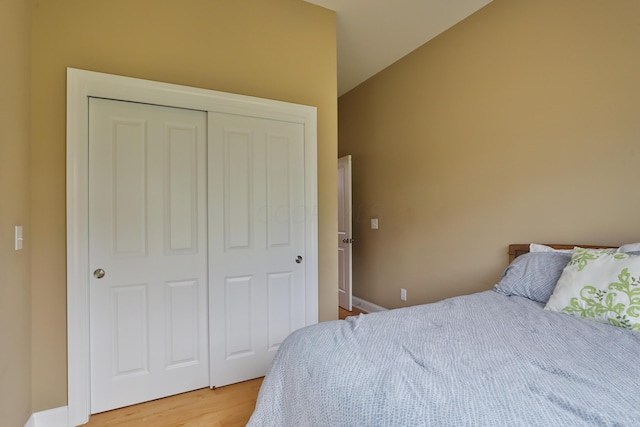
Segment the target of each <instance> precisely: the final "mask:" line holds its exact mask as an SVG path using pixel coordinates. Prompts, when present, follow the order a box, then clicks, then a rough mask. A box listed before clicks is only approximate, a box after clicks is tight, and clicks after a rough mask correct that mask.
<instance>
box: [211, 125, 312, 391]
mask: <svg viewBox="0 0 640 427" xmlns="http://www.w3.org/2000/svg"><path fill="white" fill-rule="evenodd" d="M208 124H209V126H208V131H209V147H208V149H209V150H208V151H209V180H208V182H209V264H210V265H209V268H210V270H209V280H210V292H211V305H210V316H209V317H210V322H211V323H210V328H211V351H210V353H211V357H210V360H211V369H210V372H211V384H212V385H213V386H223V385H226V384H231V383H236V382H240V381H245V380H248V379H251V378H256V377H260V376H263V375H265V374H266V372H267V370H268V369H269V367H270V365H271V360H272V358H273V355H274V353H275V351H276V350H277V349H278V347H279V345H280V343H281V342H282V341H283V340H284V338H285V337H286V336H287V335H288V334H289V333H291V332H292V331H294V330H296V329H298V328H301V327H303V326H305V320H306V319H305V315H306V313H305V301H306V300H305V268H306V264H305V221H306V220H307V215H308V213H309V212H310V211H311V209H310V207H307V206H305V186H304V184H305V174H304V172H305V171H304V164H305V163H304V154H305V153H304V126H303V125H302V124H300V123H289V122H285V121H277V120H267V119H260V118H254V117H245V116H239V115H231V114H218V113H210V114H209V122H208Z"/></svg>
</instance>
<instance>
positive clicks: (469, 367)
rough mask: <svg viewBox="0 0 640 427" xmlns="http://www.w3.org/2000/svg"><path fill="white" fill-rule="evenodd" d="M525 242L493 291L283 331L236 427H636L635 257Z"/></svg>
mask: <svg viewBox="0 0 640 427" xmlns="http://www.w3.org/2000/svg"><path fill="white" fill-rule="evenodd" d="M558 246H562V248H563V251H559V250H557V247H558ZM529 247H531V246H530V245H511V246H510V247H509V253H510V259H512V261H513V262H511V263H510V264H509V266H508V267H507V269H506V270H505V272H504V273H503V275H502V277H501V278H500V280H499V281H498V283H497V284H496V286H495V287H494V289H493V290H488V291H484V292H480V293H476V294H472V295H466V296H461V297H455V298H450V299H446V300H443V301H440V302H437V303H433V304H426V305H420V306H414V307H408V308H403V309H396V310H390V311H385V312H377V313H371V314H366V315H360V316H357V317H355V316H354V317H349V318H347V319H346V320H344V321H341V320H339V321H332V322H324V323H320V324H317V325H314V326H310V327H307V328H304V329H301V330H298V331H296V332H294V333H293V334H291V335H290V336H289V337H288V338H287V339H286V340H285V341H284V342H283V344H282V345H281V347H280V349H279V350H278V352H277V354H276V356H275V358H274V361H273V365H272V367H271V370H270V372H269V373H268V375H267V376H266V377H265V379H264V382H263V384H262V387H261V390H260V393H259V396H258V401H257V404H256V409H255V411H254V413H253V415H252V417H251V419H250V421H249V424H248V425H249V426H251V427H257V426H552V425H561V426H591V425H592V426H640V333H639V332H638V331H639V330H640V322H636V320H638V319H637V317H638V315H640V286H639V283H640V256H638V252H635V251H624V247H621V248H619V249H617V250H616V249H606V250H602V249H596V248H593V247H586V246H580V247H579V248H576V249H575V250H574V249H573V248H574V246H573V245H555V247H556V249H554V248H552V246H551V245H546V246H544V249H542V250H540V251H536V252H531V253H529V252H528V251H529ZM631 248H632V249H638V247H637V246H631ZM564 250H566V252H565V251H564ZM601 264H602V265H605V264H606V265H607V266H609V264H611V265H614V267H610V266H609V267H607V266H605V267H602V265H601ZM622 267H624V268H622ZM579 268H580V270H579V271H578V269H579ZM604 270H607V271H608V270H612V271H613V270H615V272H614V273H611V272H610V271H608V272H605V271H604ZM618 270H620V271H626V273H627V275H623V274H622V273H620V274H618V273H617V271H618ZM612 274H613V275H614V276H616V274H617V276H616V278H615V279H613V281H610V280H609V277H611V275H612ZM578 276H579V278H580V280H582V282H580V280H578V279H577V278H576V277H578ZM601 276H602V277H605V278H604V279H603V278H601ZM598 280H601V281H602V280H604V281H605V282H607V281H609V282H610V283H604V282H603V283H604V285H602V286H604V288H603V289H604V290H603V289H596V291H595V292H592V290H591V289H590V288H589V286H591V284H592V282H594V281H596V282H597V281H598ZM576 281H577V283H578V285H577V286H578V288H579V289H578V291H579V292H578V294H577V295H578V297H576V296H575V292H574V295H573V298H576V301H577V303H576V304H577V305H575V307H574V305H573V303H574V302H575V301H574V300H572V299H569V300H567V301H569V302H566V304H565V302H563V300H562V298H566V297H567V295H564V294H563V292H564V293H565V294H567V293H568V294H569V297H571V292H569V291H567V289H570V288H571V289H573V291H576V289H577V288H576ZM585 283H586V284H585ZM590 283H591V284H590ZM625 283H626V284H627V285H628V286H627V288H625V289H626V291H624V292H623V291H622V290H620V289H618V288H619V287H620V286H618V285H623V284H625ZM612 285H616V286H618V287H616V286H613V288H611V286H612ZM598 286H600V285H597V284H596V285H594V286H591V287H594V288H598ZM623 287H624V286H623ZM585 289H586V291H585ZM627 291H628V292H627ZM636 291H637V292H636ZM598 292H599V293H598ZM625 292H627V293H625ZM623 294H624V295H623ZM594 295H595V296H594ZM612 295H613V296H612ZM627 296H628V301H627V300H625V301H626V302H620V301H622V300H621V298H623V297H624V298H627ZM585 298H586V299H587V300H588V299H589V298H591V299H592V300H593V301H596V303H593V304H591V305H590V303H589V302H586V303H585V304H583V306H584V307H582V308H580V303H581V302H584V301H582V300H583V299H585ZM593 298H595V299H593ZM598 298H600V299H599V300H598ZM619 300H620V301H619ZM598 301H600V302H599V303H598ZM554 302H555V303H556V305H558V303H560V305H559V306H560V309H555V310H554V308H553V303H554ZM598 304H600V306H606V307H608V308H610V309H611V310H613V311H611V310H610V311H609V312H608V313H604V314H603V313H602V311H603V310H602V309H600V310H598V307H600V306H598ZM607 304H608V305H607ZM622 306H624V307H622ZM594 307H595V308H594ZM621 307H622V308H621ZM634 307H635V308H634ZM564 309H568V311H567V310H564ZM572 309H574V311H573V312H572V311H571V310H572ZM581 310H582V311H581ZM616 310H617V311H616ZM585 313H586V314H585ZM590 313H591V314H593V317H589V314H590ZM598 316H600V317H598ZM607 316H608V317H607ZM621 319H622V320H621ZM623 320H624V321H623ZM616 322H617V324H616ZM625 322H626V323H625Z"/></svg>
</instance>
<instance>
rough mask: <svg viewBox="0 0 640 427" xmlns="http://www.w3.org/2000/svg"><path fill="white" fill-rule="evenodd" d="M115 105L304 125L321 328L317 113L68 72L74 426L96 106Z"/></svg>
mask: <svg viewBox="0 0 640 427" xmlns="http://www.w3.org/2000/svg"><path fill="white" fill-rule="evenodd" d="M90 97H96V98H109V99H115V100H120V101H132V102H142V103H149V104H156V105H163V106H168V107H177V108H187V109H195V110H202V111H216V112H225V113H230V114H242V115H245V116H247V115H249V116H253V117H261V118H266V119H274V120H285V121H290V122H294V123H301V124H303V125H304V132H305V135H304V138H305V160H304V161H305V203H306V206H307V207H308V208H309V211H308V212H307V213H306V215H307V216H306V219H307V220H306V225H305V233H306V236H305V237H306V248H305V251H306V257H305V263H306V291H305V301H306V307H305V311H306V323H307V324H308V325H309V324H314V323H317V322H318V215H317V210H318V209H317V208H318V201H317V200H318V190H317V109H316V107H311V106H305V105H299V104H292V103H287V102H281V101H273V100H267V99H262V98H254V97H250V96H244V95H236V94H230V93H225V92H218V91H212V90H206V89H198V88H192V87H186V86H180V85H174V84H169V83H161V82H154V81H149V80H142V79H135V78H129V77H122V76H115V75H110V74H103V73H97V72H92V71H85V70H78V69H73V68H68V69H67V354H68V355H67V363H68V366H67V369H68V371H67V381H68V403H67V411H68V414H67V415H68V422H69V425H71V426H76V425H80V424H85V423H87V422H88V421H89V416H90V413H91V403H90V402H91V400H90V397H91V396H90V384H91V378H90V345H89V288H88V286H87V284H88V282H89V274H90V272H89V238H88V236H89V231H88V230H89V228H88V225H89V224H88V223H89V194H88V191H89V190H88V177H89V162H88V152H89V138H88V135H89V131H88V128H89V121H88V117H89V111H88V108H89V102H88V98H90Z"/></svg>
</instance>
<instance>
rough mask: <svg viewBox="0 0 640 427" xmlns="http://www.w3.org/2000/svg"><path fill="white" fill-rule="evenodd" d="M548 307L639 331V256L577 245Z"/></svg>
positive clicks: (552, 309)
mask: <svg viewBox="0 0 640 427" xmlns="http://www.w3.org/2000/svg"><path fill="white" fill-rule="evenodd" d="M545 310H551V311H558V312H563V313H568V314H571V315H574V316H580V317H584V318H587V319H592V320H596V321H598V322H603V323H609V324H611V325H614V326H620V327H623V328H627V329H631V330H634V331H640V256H638V255H630V254H627V253H620V252H615V250H606V249H605V250H603V249H583V248H575V250H574V253H573V256H572V257H571V261H569V264H567V266H566V267H565V269H564V270H563V271H562V275H561V276H560V279H558V283H557V285H556V288H555V290H554V291H553V294H552V295H551V298H550V299H549V302H548V303H547V305H546V306H545Z"/></svg>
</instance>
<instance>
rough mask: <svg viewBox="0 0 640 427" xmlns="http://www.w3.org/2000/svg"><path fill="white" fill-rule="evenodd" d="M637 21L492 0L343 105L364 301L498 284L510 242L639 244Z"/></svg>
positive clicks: (616, 8) (581, 8) (391, 301)
mask: <svg viewBox="0 0 640 427" xmlns="http://www.w3.org/2000/svg"><path fill="white" fill-rule="evenodd" d="M638 22H640V2H638V1H637V0H616V1H614V2H611V1H601V0H536V1H525V0H515V1H514V0H495V1H493V2H492V3H490V4H489V5H488V6H486V7H485V8H483V9H481V10H480V11H479V12H477V13H476V14H474V15H472V16H471V17H469V18H468V19H466V20H464V21H463V22H461V23H460V24H459V25H456V26H455V27H453V28H452V29H450V30H449V31H447V32H445V33H444V34H442V35H440V36H439V37H437V38H436V39H434V40H432V41H431V42H429V43H427V44H425V45H424V46H422V47H420V48H419V49H417V50H416V51H414V52H413V53H412V54H410V55H409V56H407V57H405V58H403V59H402V60H400V61H399V62H397V63H396V64H394V65H393V66H391V67H389V68H388V69H386V70H385V71H383V72H382V73H380V74H378V75H376V76H374V77H373V78H372V79H370V80H368V81H367V82H365V83H364V84H362V85H360V86H359V87H357V88H356V89H354V90H352V91H350V92H348V93H347V94H345V95H343V96H342V97H341V98H340V99H339V103H338V111H339V113H338V122H339V141H340V142H339V152H340V155H345V154H352V155H353V169H354V184H353V185H354V205H355V220H354V221H355V224H354V230H355V231H354V238H355V239H356V241H357V243H356V244H355V245H354V294H355V295H356V296H359V297H361V298H364V299H366V300H369V301H371V302H374V303H377V304H379V305H382V306H386V307H399V306H403V305H407V304H408V305H411V304H419V303H425V302H432V301H436V300H439V299H441V298H444V297H449V296H454V295H459V294H465V293H469V292H474V291H479V290H484V289H489V288H490V287H491V286H492V285H493V284H494V283H495V282H496V281H497V280H498V279H499V275H500V273H501V271H502V269H503V268H504V267H505V266H506V262H507V254H506V252H507V245H508V244H509V243H527V242H531V241H535V242H554V243H562V242H564V243H584V244H587V243H593V244H622V243H625V242H632V241H640V227H639V226H638V211H640V186H639V185H638V182H639V181H638V166H639V165H640V120H639V118H640V79H639V78H638V76H640V55H639V54H638V53H639V52H640V25H638ZM372 217H378V218H379V219H380V229H379V230H371V229H370V228H369V219H370V218H372ZM401 287H405V288H407V290H408V301H407V303H406V304H405V303H403V302H402V301H401V300H400V288H401Z"/></svg>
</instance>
